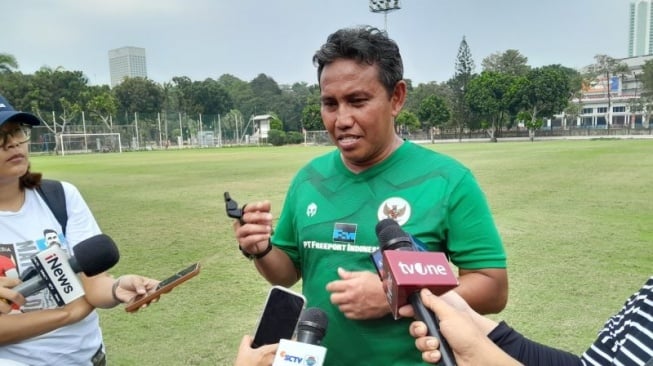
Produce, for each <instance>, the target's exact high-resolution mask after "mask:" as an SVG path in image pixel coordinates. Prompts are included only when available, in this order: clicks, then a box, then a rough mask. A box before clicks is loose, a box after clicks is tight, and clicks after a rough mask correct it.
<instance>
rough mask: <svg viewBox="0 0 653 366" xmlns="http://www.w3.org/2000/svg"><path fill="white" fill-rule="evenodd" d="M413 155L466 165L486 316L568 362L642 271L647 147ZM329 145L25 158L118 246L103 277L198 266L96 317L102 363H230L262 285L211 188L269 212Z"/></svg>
mask: <svg viewBox="0 0 653 366" xmlns="http://www.w3.org/2000/svg"><path fill="white" fill-rule="evenodd" d="M424 146H425V147H427V148H431V149H434V150H436V151H439V152H442V153H444V154H447V155H451V156H453V157H455V158H457V159H458V160H460V161H461V162H462V163H464V164H465V165H467V166H468V167H469V168H470V169H471V170H472V172H473V173H474V175H475V176H476V177H477V178H478V180H479V182H480V184H481V187H482V188H483V190H484V191H485V193H486V194H487V197H488V200H489V203H490V207H491V208H492V212H493V213H494V215H495V220H496V222H497V225H498V227H499V231H500V233H501V235H502V237H503V240H504V244H505V246H506V250H507V252H508V266H509V267H508V274H509V279H510V295H509V301H508V306H507V308H506V309H505V310H504V311H503V312H502V313H501V314H498V315H494V316H493V317H494V318H495V319H504V320H507V321H508V322H509V323H510V324H511V325H513V326H514V327H515V328H517V329H518V330H519V331H521V332H522V333H524V334H526V335H527V336H529V337H531V338H532V339H534V340H537V341H540V342H542V343H545V344H548V345H551V346H557V347H559V348H563V349H566V350H569V351H571V352H573V353H578V354H580V353H581V352H582V351H584V350H585V348H586V347H587V346H588V345H589V344H590V343H591V342H592V341H593V340H594V338H595V335H596V332H597V330H598V329H599V328H601V326H602V325H603V322H604V321H605V320H606V319H607V318H608V316H609V315H611V314H612V313H614V312H615V311H616V310H618V309H619V308H620V307H621V305H622V304H623V302H624V300H625V299H626V298H627V297H628V296H629V295H630V294H632V293H633V292H634V291H635V290H636V289H638V288H639V287H640V286H641V285H642V284H643V283H644V282H645V280H646V278H647V277H648V276H650V275H651V274H653V272H652V271H651V263H653V203H652V202H651V196H652V195H653V189H652V187H653V140H587V141H537V142H534V143H531V142H512V143H496V144H490V143H462V144H456V143H453V144H436V145H424ZM332 148H333V147H304V146H292V147H290V146H284V147H248V148H222V149H200V150H166V151H148V152H130V153H122V154H113V153H110V154H90V155H67V156H64V157H58V156H35V157H32V159H31V160H32V170H33V171H40V172H43V173H44V176H45V177H46V178H53V179H61V180H66V181H69V182H71V183H73V184H75V185H76V186H77V187H78V188H79V189H80V191H81V192H82V194H83V195H84V197H85V199H86V201H87V202H88V204H89V206H90V207H91V209H92V210H93V212H94V214H95V217H96V219H97V220H98V222H99V224H100V227H101V228H102V230H103V231H104V232H105V233H106V234H108V235H109V236H111V237H112V238H113V239H114V240H115V241H116V243H117V244H118V246H119V248H120V252H121V259H120V262H119V263H118V265H116V267H114V269H112V270H111V273H113V274H114V275H116V276H117V275H120V274H126V273H139V274H144V275H148V276H151V277H155V278H160V279H162V278H164V277H167V276H169V275H171V274H172V273H174V272H175V271H177V270H179V269H181V268H183V267H186V266H187V265H189V264H190V263H192V262H195V261H201V263H202V265H203V268H202V271H201V272H200V274H199V276H198V277H196V278H194V279H192V280H190V281H188V282H186V283H185V284H183V285H182V286H180V287H177V288H176V289H175V290H174V291H172V292H171V293H169V294H167V295H164V296H163V297H162V298H161V299H160V301H159V302H158V303H156V304H154V305H152V306H151V307H149V308H147V309H144V310H141V311H139V312H137V313H134V314H129V313H126V312H124V311H123V310H122V309H121V308H115V309H112V310H100V315H101V323H102V328H103V330H104V336H105V343H106V346H107V351H108V357H109V364H110V365H112V366H114V365H231V364H232V363H233V360H234V358H235V354H236V351H237V347H238V344H239V342H240V339H241V337H242V335H243V334H245V333H252V332H253V329H254V326H255V324H256V321H257V318H258V316H259V314H260V311H261V308H262V305H263V301H264V299H265V294H266V292H267V289H268V284H267V282H265V281H264V280H263V279H262V278H261V277H260V276H259V275H258V273H257V272H256V270H255V268H254V266H253V264H252V263H250V262H249V261H247V260H246V259H245V258H243V256H242V255H241V254H240V252H239V251H238V249H237V244H236V242H235V238H234V234H233V231H232V227H231V219H229V218H227V217H226V215H225V213H224V202H223V199H222V195H223V192H224V191H229V192H230V193H231V196H232V197H233V198H234V199H235V200H236V201H238V202H239V203H240V204H243V203H246V202H249V201H254V200H260V199H269V200H270V201H271V202H272V204H273V214H274V215H278V214H279V211H280V209H281V204H282V202H283V198H284V194H285V191H286V188H287V185H288V184H289V182H290V180H291V179H292V177H293V175H294V173H295V172H296V170H297V169H298V168H299V167H301V166H302V165H303V164H305V163H306V162H307V161H308V160H310V159H311V158H313V157H315V156H317V155H319V154H321V153H324V152H326V151H329V150H330V149H332ZM295 289H296V290H301V286H300V285H298V286H296V288H295ZM406 336H407V337H408V333H406Z"/></svg>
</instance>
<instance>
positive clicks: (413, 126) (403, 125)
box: [395, 110, 420, 135]
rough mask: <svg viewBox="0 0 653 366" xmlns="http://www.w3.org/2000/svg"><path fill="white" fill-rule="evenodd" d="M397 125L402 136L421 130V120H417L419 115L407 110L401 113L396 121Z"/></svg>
mask: <svg viewBox="0 0 653 366" xmlns="http://www.w3.org/2000/svg"><path fill="white" fill-rule="evenodd" d="M395 125H396V126H397V129H398V131H397V132H398V133H400V134H401V135H406V134H408V135H410V134H411V133H413V132H415V131H418V130H419V129H420V124H419V118H417V115H416V114H415V113H413V112H411V111H407V110H402V111H401V112H399V115H398V116H397V118H396V120H395Z"/></svg>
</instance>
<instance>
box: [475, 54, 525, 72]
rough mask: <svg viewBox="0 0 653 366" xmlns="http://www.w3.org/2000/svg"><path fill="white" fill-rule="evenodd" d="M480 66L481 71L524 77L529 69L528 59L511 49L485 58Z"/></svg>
mask: <svg viewBox="0 0 653 366" xmlns="http://www.w3.org/2000/svg"><path fill="white" fill-rule="evenodd" d="M481 66H482V67H483V71H494V72H500V73H503V74H507V75H511V76H523V75H526V73H527V72H528V70H529V69H530V66H528V58H527V57H526V56H524V55H522V54H521V53H519V51H517V50H513V49H509V50H506V51H504V52H495V53H493V54H491V55H489V56H487V57H486V58H484V59H483V61H482V62H481Z"/></svg>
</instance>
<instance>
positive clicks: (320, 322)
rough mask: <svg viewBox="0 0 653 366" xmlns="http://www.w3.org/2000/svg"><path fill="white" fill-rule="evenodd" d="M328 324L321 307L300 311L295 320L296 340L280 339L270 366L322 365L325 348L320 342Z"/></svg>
mask: <svg viewBox="0 0 653 366" xmlns="http://www.w3.org/2000/svg"><path fill="white" fill-rule="evenodd" d="M328 324H329V319H328V318H327V316H326V314H325V313H324V311H322V310H321V309H319V308H308V309H305V310H304V311H302V314H301V315H300V317H299V321H298V322H297V340H296V341H291V340H287V339H282V340H281V341H280V342H279V348H277V353H276V354H275V355H274V362H273V363H272V366H286V365H311V366H322V365H323V364H324V358H325V357H326V351H327V350H326V348H324V347H322V346H321V344H322V338H324V335H325V334H326V328H327V325H328Z"/></svg>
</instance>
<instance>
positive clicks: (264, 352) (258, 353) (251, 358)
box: [234, 335, 279, 366]
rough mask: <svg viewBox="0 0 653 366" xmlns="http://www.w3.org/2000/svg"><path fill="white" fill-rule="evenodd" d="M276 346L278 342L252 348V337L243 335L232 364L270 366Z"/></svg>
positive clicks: (236, 365)
mask: <svg viewBox="0 0 653 366" xmlns="http://www.w3.org/2000/svg"><path fill="white" fill-rule="evenodd" d="M278 347H279V344H278V343H276V344H267V345H265V346H261V347H259V348H252V337H251V336H249V335H245V336H244V337H243V339H242V340H241V341H240V346H239V347H238V355H237V356H236V362H234V366H270V365H272V362H274V355H275V353H276V352H277V348H278Z"/></svg>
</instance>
